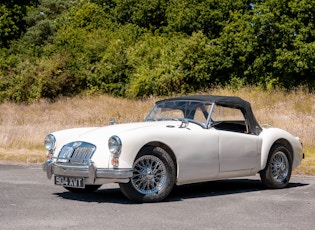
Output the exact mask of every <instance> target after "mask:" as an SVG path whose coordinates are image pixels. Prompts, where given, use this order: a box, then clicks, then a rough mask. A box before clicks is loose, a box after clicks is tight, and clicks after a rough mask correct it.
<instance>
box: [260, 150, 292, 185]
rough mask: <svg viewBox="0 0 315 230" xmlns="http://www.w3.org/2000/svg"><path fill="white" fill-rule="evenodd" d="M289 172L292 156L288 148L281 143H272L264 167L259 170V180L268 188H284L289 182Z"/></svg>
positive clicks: (290, 170)
mask: <svg viewBox="0 0 315 230" xmlns="http://www.w3.org/2000/svg"><path fill="white" fill-rule="evenodd" d="M291 173H292V157H291V154H290V152H289V150H288V149H287V148H286V147H285V146H283V145H278V144H277V145H274V146H273V147H272V148H271V150H270V153H269V157H268V161H267V165H266V167H265V169H264V170H262V171H261V172H260V178H261V181H262V182H263V184H264V185H265V186H266V187H268V188H273V189H278V188H284V187H286V186H287V185H288V183H289V180H290V177H291Z"/></svg>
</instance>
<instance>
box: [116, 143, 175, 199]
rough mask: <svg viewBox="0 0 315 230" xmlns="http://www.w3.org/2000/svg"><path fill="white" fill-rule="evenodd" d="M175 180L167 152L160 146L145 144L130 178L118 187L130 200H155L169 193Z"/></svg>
mask: <svg viewBox="0 0 315 230" xmlns="http://www.w3.org/2000/svg"><path fill="white" fill-rule="evenodd" d="M175 180H176V170H175V165H174V162H173V160H172V158H171V157H170V156H169V154H168V153H167V152H166V151H165V150H164V149H162V148H160V147H154V146H146V147H144V148H143V149H142V151H141V152H140V153H139V154H138V156H137V157H136V160H135V162H134V164H133V176H132V178H131V179H130V181H129V182H128V183H126V184H123V183H121V184H120V188H121V191H122V193H123V194H124V195H125V196H126V197H127V198H129V199H130V200H132V201H136V202H157V201H161V200H163V199H164V198H166V197H167V196H168V195H169V193H170V192H171V191H172V189H173V187H174V184H175Z"/></svg>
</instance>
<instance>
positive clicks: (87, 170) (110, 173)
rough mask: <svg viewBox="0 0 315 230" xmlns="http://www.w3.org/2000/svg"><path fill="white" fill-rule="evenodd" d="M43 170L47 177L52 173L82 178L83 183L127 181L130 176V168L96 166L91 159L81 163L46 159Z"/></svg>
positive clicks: (131, 172)
mask: <svg viewBox="0 0 315 230" xmlns="http://www.w3.org/2000/svg"><path fill="white" fill-rule="evenodd" d="M43 170H44V171H45V172H46V174H47V177H48V179H51V178H52V176H53V175H56V176H67V177H81V178H84V181H85V184H105V183H112V182H114V183H128V182H129V180H130V178H131V177H132V174H133V170H132V169H129V168H127V169H115V168H113V169H106V168H97V167H96V165H95V163H94V162H93V161H89V162H87V163H86V164H83V165H75V164H65V163H57V162H54V161H53V160H51V159H47V160H46V162H45V163H44V164H43Z"/></svg>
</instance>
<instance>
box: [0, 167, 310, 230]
mask: <svg viewBox="0 0 315 230" xmlns="http://www.w3.org/2000/svg"><path fill="white" fill-rule="evenodd" d="M0 229H32V230H33V229H76V230H77V229H86V230H90V229H117V230H126V229H150V230H155V229H159V230H160V229H180V230H185V229H189V230H190V229H228V230H231V229H242V230H243V229H255V230H258V229H264V230H265V229H315V177H304V176H294V177H293V178H292V180H291V183H290V186H289V188H287V189H282V190H266V189H265V188H264V187H263V186H262V185H261V183H260V180H259V177H257V176H255V177H248V178H242V179H230V180H224V181H215V182H208V183H202V184H195V185H189V186H180V187H177V188H176V189H175V190H174V192H173V193H172V194H171V195H170V197H169V198H168V199H167V200H166V201H164V202H160V203H155V204H134V203H132V202H130V201H129V200H127V199H126V198H125V197H124V196H123V195H122V193H121V192H120V190H119V187H118V186H117V185H115V184H110V185H103V186H102V187H101V188H100V190H98V191H97V192H95V193H93V194H72V193H70V192H67V191H66V190H64V189H63V188H62V187H58V186H54V185H53V181H52V180H51V181H49V180H48V179H47V178H46V176H45V174H44V172H43V171H42V169H41V168H40V166H8V165H0Z"/></svg>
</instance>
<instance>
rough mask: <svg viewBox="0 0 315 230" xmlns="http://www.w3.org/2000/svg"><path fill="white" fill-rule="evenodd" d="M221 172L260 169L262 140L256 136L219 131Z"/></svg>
mask: <svg viewBox="0 0 315 230" xmlns="http://www.w3.org/2000/svg"><path fill="white" fill-rule="evenodd" d="M218 136H219V164H220V166H219V167H220V172H230V171H235V172H236V171H249V172H250V171H251V170H253V169H255V168H257V167H259V162H260V161H259V159H260V151H259V146H260V143H261V139H260V138H259V137H258V136H256V135H251V134H246V133H238V132H233V131H225V130H219V131H218Z"/></svg>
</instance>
